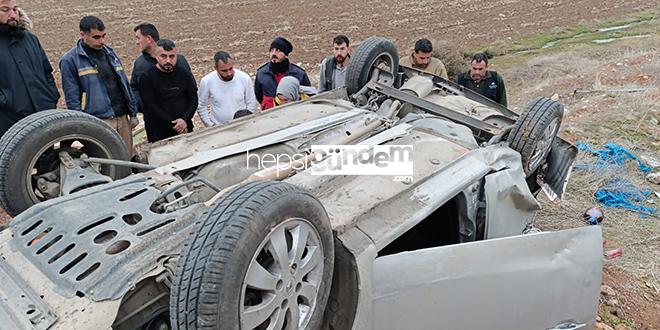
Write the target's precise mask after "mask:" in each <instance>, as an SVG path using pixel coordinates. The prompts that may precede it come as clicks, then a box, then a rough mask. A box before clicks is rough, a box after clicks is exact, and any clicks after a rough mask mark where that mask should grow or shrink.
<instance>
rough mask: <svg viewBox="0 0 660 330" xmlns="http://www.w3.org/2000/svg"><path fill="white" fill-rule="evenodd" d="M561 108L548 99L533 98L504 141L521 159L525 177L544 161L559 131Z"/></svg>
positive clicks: (562, 110)
mask: <svg viewBox="0 0 660 330" xmlns="http://www.w3.org/2000/svg"><path fill="white" fill-rule="evenodd" d="M563 116H564V107H563V106H562V105H561V103H559V102H557V101H553V100H551V99H550V98H548V97H544V96H542V97H537V98H536V99H534V100H533V101H532V102H530V103H529V105H528V106H527V109H526V110H525V112H523V114H522V115H521V116H520V118H518V120H517V121H516V123H515V125H514V127H513V129H512V130H511V133H509V137H508V138H507V142H508V143H509V146H510V147H511V148H512V149H514V150H516V151H518V152H519V153H520V156H521V158H522V164H523V171H524V172H525V175H527V176H529V175H531V174H532V173H534V171H536V170H537V169H538V168H539V166H541V164H543V162H544V161H545V159H546V157H547V156H548V153H549V152H550V148H551V147H552V142H553V141H554V139H555V137H556V136H557V132H559V126H560V125H561V120H562V117H563Z"/></svg>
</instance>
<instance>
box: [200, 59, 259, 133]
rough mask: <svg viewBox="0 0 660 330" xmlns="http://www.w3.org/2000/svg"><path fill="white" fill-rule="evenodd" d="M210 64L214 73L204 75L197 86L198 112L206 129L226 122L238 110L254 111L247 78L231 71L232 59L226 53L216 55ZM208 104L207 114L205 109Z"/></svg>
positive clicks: (233, 70) (232, 66)
mask: <svg viewBox="0 0 660 330" xmlns="http://www.w3.org/2000/svg"><path fill="white" fill-rule="evenodd" d="M213 61H214V63H215V71H213V72H211V73H209V74H207V75H206V76H204V78H202V81H201V82H200V84H199V102H198V106H197V113H198V114H199V117H200V118H201V119H202V122H203V123H204V126H206V127H211V126H213V125H217V124H220V123H225V122H228V121H230V120H232V119H234V114H235V113H236V112H238V111H240V110H247V111H250V112H255V111H256V110H257V99H256V97H255V96H254V89H253V87H252V86H253V85H252V79H251V78H250V76H249V75H248V74H247V73H245V72H243V71H241V70H238V69H234V60H233V59H232V57H231V55H229V53H227V52H224V51H219V52H217V53H216V54H215V56H213ZM209 101H210V104H211V111H210V113H209V111H208V109H207V105H208V104H209Z"/></svg>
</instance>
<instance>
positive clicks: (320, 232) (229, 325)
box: [170, 181, 334, 329]
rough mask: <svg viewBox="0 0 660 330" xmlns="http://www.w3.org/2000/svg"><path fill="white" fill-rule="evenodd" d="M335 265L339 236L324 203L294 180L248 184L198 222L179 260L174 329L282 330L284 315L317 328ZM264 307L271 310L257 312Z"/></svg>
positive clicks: (172, 314) (173, 304)
mask: <svg viewBox="0 0 660 330" xmlns="http://www.w3.org/2000/svg"><path fill="white" fill-rule="evenodd" d="M304 233H306V234H307V235H302V234H304ZM300 237H307V238H306V239H300ZM303 241H304V242H303ZM301 242H303V243H302V244H301ZM277 247H279V248H280V249H277ZM277 251H279V253H277ZM295 252H297V253H295ZM278 255H279V256H280V257H282V258H278V257H277V256H278ZM278 260H279V261H278ZM298 262H299V263H298ZM282 265H285V266H284V267H282ZM298 265H299V266H298ZM333 267H334V246H333V235H332V230H331V227H330V220H329V219H328V216H327V214H326V212H325V209H324V208H323V205H322V204H321V202H319V201H318V200H317V199H316V198H315V197H314V196H312V195H311V194H310V193H308V192H306V191H305V190H303V189H300V188H298V187H296V186H293V185H291V184H287V183H282V182H264V181H262V182H253V183H248V184H246V185H243V186H240V187H238V188H235V189H234V190H232V191H230V192H228V193H227V194H225V195H224V196H222V197H221V198H220V199H219V200H218V201H216V202H215V203H214V205H212V206H211V207H210V208H209V209H208V210H207V211H205V212H204V213H202V215H200V219H199V220H198V222H197V223H196V224H195V228H194V229H193V230H192V232H191V236H190V237H189V239H188V241H187V243H186V244H185V246H184V248H183V251H182V252H181V255H180V257H179V260H178V261H177V269H176V272H175V278H174V281H173V286H172V291H171V296H170V317H171V323H172V326H173V328H174V329H254V328H257V327H258V326H259V325H261V326H264V324H270V323H271V322H274V324H270V325H271V326H274V328H276V329H282V322H283V320H287V322H295V320H296V319H297V320H298V321H299V324H300V327H301V328H305V329H318V328H320V325H321V322H322V319H323V313H324V309H325V305H326V303H327V300H328V296H329V294H330V283H332V274H333ZM260 308H263V310H264V311H268V312H266V313H265V314H262V315H263V316H262V317H257V316H256V315H259V314H253V312H254V311H255V310H260ZM304 309H307V314H306V316H305V317H304V318H302V320H301V318H300V317H299V316H300V314H301V311H304ZM295 311H298V313H297V315H298V317H297V318H295V317H293V315H295V314H296V312H295ZM302 314H303V315H304V314H305V313H302ZM277 326H279V327H277ZM264 328H265V327H264ZM294 328H298V327H294Z"/></svg>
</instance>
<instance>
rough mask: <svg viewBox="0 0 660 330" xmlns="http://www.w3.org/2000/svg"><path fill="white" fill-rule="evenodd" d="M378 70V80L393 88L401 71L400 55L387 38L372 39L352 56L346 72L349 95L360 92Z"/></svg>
mask: <svg viewBox="0 0 660 330" xmlns="http://www.w3.org/2000/svg"><path fill="white" fill-rule="evenodd" d="M376 70H378V71H377V72H378V76H377V80H378V81H379V82H381V83H383V84H386V85H389V86H392V85H393V84H394V78H395V77H396V75H397V72H398V71H399V53H398V51H397V50H396V46H394V44H393V43H392V42H391V41H390V40H388V39H385V38H380V37H371V38H368V39H367V40H365V41H364V42H362V43H361V44H360V47H358V49H357V51H355V53H354V54H352V56H351V61H350V64H349V65H348V69H347V71H346V90H347V92H348V95H353V94H355V93H357V92H358V91H360V89H362V87H364V85H365V84H366V83H367V82H368V81H369V80H371V79H372V78H373V77H375V76H374V72H375V71H376Z"/></svg>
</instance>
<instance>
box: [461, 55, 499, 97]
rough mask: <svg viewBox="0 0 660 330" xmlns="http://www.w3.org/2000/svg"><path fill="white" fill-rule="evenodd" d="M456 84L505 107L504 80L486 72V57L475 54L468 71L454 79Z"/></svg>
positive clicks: (492, 72)
mask: <svg viewBox="0 0 660 330" xmlns="http://www.w3.org/2000/svg"><path fill="white" fill-rule="evenodd" d="M456 82H457V83H458V84H459V85H461V86H465V87H467V88H469V89H471V90H473V91H475V92H477V93H479V94H481V95H483V96H485V97H487V98H489V99H491V100H493V101H495V102H497V103H499V104H501V105H503V106H505V107H506V106H507V101H506V87H505V86H504V79H502V76H500V75H499V74H498V73H497V72H495V71H493V70H488V56H486V54H484V53H476V54H474V56H472V61H470V71H468V72H465V73H463V74H460V75H459V76H458V77H456Z"/></svg>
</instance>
